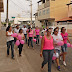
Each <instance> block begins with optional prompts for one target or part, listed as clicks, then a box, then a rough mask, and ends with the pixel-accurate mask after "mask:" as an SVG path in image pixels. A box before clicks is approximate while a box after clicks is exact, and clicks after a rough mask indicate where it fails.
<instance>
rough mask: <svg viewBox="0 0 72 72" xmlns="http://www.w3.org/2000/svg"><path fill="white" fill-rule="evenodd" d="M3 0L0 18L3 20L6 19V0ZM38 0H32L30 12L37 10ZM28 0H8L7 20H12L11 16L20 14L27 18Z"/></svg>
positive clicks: (28, 12) (28, 11)
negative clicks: (2, 10)
mask: <svg viewBox="0 0 72 72" xmlns="http://www.w3.org/2000/svg"><path fill="white" fill-rule="evenodd" d="M3 1H4V12H3V13H1V20H2V21H5V19H6V5H7V4H6V1H7V0H3ZM38 1H39V0H32V4H33V5H32V10H33V11H32V13H33V14H34V13H36V12H37V8H38V4H37V2H38ZM29 5H30V2H29V1H26V0H9V20H12V18H11V17H17V16H18V15H20V16H21V17H25V18H27V17H28V18H29V17H30V11H31V8H30V6H29Z"/></svg>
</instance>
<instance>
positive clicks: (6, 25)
mask: <svg viewBox="0 0 72 72" xmlns="http://www.w3.org/2000/svg"><path fill="white" fill-rule="evenodd" d="M6 27H8V0H7V13H6Z"/></svg>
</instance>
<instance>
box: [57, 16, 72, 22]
mask: <svg viewBox="0 0 72 72" xmlns="http://www.w3.org/2000/svg"><path fill="white" fill-rule="evenodd" d="M65 21H72V18H69V17H66V18H63V19H60V20H58V21H56V22H65Z"/></svg>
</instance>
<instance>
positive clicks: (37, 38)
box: [36, 35, 39, 44]
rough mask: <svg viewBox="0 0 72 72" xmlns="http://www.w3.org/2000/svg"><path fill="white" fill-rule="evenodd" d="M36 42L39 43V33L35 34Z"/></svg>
mask: <svg viewBox="0 0 72 72" xmlns="http://www.w3.org/2000/svg"><path fill="white" fill-rule="evenodd" d="M36 44H39V35H36Z"/></svg>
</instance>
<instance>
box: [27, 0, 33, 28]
mask: <svg viewBox="0 0 72 72" xmlns="http://www.w3.org/2000/svg"><path fill="white" fill-rule="evenodd" d="M26 1H30V5H29V6H31V13H30V15H31V22H30V26H31V28H32V0H26Z"/></svg>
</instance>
